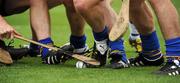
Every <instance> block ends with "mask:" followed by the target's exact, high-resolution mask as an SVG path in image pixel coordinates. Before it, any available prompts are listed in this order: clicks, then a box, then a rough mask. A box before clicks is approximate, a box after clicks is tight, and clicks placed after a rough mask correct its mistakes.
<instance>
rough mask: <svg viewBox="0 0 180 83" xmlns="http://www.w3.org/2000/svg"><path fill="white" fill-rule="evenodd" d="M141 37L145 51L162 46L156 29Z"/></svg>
mask: <svg viewBox="0 0 180 83" xmlns="http://www.w3.org/2000/svg"><path fill="white" fill-rule="evenodd" d="M140 37H141V41H142V48H143V51H152V50H157V49H159V48H160V44H159V40H158V37H157V34H156V31H154V32H152V33H150V34H147V35H140Z"/></svg>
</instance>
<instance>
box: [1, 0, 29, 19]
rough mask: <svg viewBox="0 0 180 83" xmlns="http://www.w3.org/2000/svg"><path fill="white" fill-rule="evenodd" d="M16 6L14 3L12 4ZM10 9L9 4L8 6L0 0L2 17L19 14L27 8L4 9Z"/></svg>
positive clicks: (6, 2)
mask: <svg viewBox="0 0 180 83" xmlns="http://www.w3.org/2000/svg"><path fill="white" fill-rule="evenodd" d="M14 4H16V3H14ZM7 6H8V7H11V5H10V4H8V1H7V0H0V14H1V15H2V16H10V15H13V14H19V13H22V12H24V11H26V10H27V9H28V8H29V7H22V8H17V9H8V8H6V7H7Z"/></svg>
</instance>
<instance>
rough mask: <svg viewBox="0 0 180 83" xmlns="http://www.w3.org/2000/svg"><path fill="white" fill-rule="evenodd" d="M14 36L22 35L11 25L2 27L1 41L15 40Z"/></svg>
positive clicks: (0, 29)
mask: <svg viewBox="0 0 180 83" xmlns="http://www.w3.org/2000/svg"><path fill="white" fill-rule="evenodd" d="M14 35H20V34H19V33H17V32H16V30H15V29H14V28H12V26H10V25H8V24H7V25H0V39H3V38H7V39H13V38H14Z"/></svg>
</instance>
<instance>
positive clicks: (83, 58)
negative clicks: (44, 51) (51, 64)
mask: <svg viewBox="0 0 180 83" xmlns="http://www.w3.org/2000/svg"><path fill="white" fill-rule="evenodd" d="M15 38H17V39H20V40H23V41H26V42H30V43H33V44H36V45H39V46H42V47H45V48H49V49H51V50H54V51H58V50H62V49H59V48H57V47H51V46H48V45H45V44H42V43H39V42H36V41H33V40H30V39H26V38H24V37H22V36H18V35H15ZM64 54H66V55H68V56H71V57H73V58H75V59H77V60H80V61H83V62H85V63H87V64H91V65H96V66H99V65H100V62H99V61H97V60H95V59H93V58H90V57H86V56H83V55H79V54H72V53H69V52H64Z"/></svg>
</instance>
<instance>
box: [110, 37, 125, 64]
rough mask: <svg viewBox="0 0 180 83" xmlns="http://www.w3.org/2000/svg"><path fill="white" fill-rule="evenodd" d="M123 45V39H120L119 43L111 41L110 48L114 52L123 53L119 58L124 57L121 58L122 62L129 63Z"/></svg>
mask: <svg viewBox="0 0 180 83" xmlns="http://www.w3.org/2000/svg"><path fill="white" fill-rule="evenodd" d="M123 43H124V41H123V39H119V40H117V41H109V48H110V49H111V50H112V51H113V50H119V51H120V52H121V56H119V57H122V58H121V60H122V61H124V62H127V57H126V53H125V50H124V44H123Z"/></svg>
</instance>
